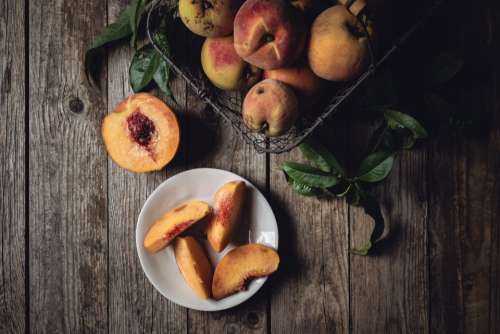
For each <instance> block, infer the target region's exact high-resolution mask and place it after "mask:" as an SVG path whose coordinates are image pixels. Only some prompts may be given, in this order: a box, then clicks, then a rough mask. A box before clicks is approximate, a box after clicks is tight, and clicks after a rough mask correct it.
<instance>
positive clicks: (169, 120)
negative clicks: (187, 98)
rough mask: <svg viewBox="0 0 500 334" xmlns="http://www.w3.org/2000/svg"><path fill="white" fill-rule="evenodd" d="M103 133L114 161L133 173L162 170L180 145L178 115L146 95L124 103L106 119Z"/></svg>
mask: <svg viewBox="0 0 500 334" xmlns="http://www.w3.org/2000/svg"><path fill="white" fill-rule="evenodd" d="M101 130H102V137H103V140H104V144H105V146H106V149H107V151H108V153H109V155H110V156H111V158H112V159H113V161H115V162H116V163H117V164H118V165H119V166H121V167H123V168H125V169H127V170H130V171H132V172H148V171H153V170H160V169H162V168H163V167H164V166H165V165H167V164H168V163H169V162H170V161H171V160H172V159H173V158H174V156H175V154H176V152H177V149H178V147H179V142H180V129H179V123H178V122H177V118H176V117H175V114H174V113H173V112H172V110H171V109H170V108H169V107H168V106H167V105H166V104H165V103H163V101H161V100H160V99H158V98H156V97H154V96H152V95H150V94H145V93H141V94H136V95H132V96H130V97H129V98H127V99H126V100H125V101H123V102H121V103H120V104H119V105H118V106H117V107H116V108H115V109H114V110H113V111H112V112H111V113H109V114H108V115H107V116H106V117H105V118H104V121H103V123H102V129H101Z"/></svg>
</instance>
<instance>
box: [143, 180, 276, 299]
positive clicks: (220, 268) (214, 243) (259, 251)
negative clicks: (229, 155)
mask: <svg viewBox="0 0 500 334" xmlns="http://www.w3.org/2000/svg"><path fill="white" fill-rule="evenodd" d="M246 189H247V186H246V184H245V182H243V181H231V182H228V183H226V184H224V185H223V186H222V187H221V188H219V189H218V190H217V192H216V193H215V195H214V209H212V208H211V207H210V205H209V204H208V203H206V202H203V201H196V200H194V201H188V202H186V203H183V204H181V205H179V206H177V207H175V208H173V209H171V210H170V211H168V212H167V213H165V214H164V215H163V216H162V217H161V218H160V219H159V220H157V221H156V222H155V223H154V224H153V225H151V227H150V229H149V231H148V232H147V234H146V237H145V238H144V248H145V249H146V250H147V251H148V252H150V253H156V252H158V251H160V250H162V249H164V248H165V247H166V246H168V245H169V244H171V243H172V242H173V243H174V251H175V259H176V262H177V266H178V267H179V270H180V272H181V274H182V276H183V277H184V279H185V281H186V282H187V283H188V285H189V286H190V287H191V288H192V289H193V291H194V292H195V293H196V294H197V295H198V296H199V297H200V298H203V299H208V298H210V297H212V298H214V299H216V300H219V299H222V298H225V297H227V296H229V295H232V294H234V293H237V292H238V291H241V290H243V289H245V288H246V285H247V283H248V282H249V281H250V280H251V279H252V278H256V277H263V276H268V275H270V274H271V273H273V272H274V271H276V270H277V269H278V264H279V256H278V254H277V253H276V251H275V250H274V249H272V248H270V247H267V246H264V245H260V244H246V245H243V246H239V247H236V248H233V249H232V250H230V251H229V252H228V253H227V254H226V255H225V256H224V257H223V258H222V260H221V261H220V262H219V263H218V264H217V266H216V268H215V271H214V270H213V269H212V264H211V263H210V261H209V259H208V257H207V255H206V253H205V250H204V249H203V247H202V245H201V244H200V243H199V242H198V241H197V239H196V237H195V233H193V228H192V227H193V225H199V224H200V223H199V222H203V221H205V222H208V224H206V225H205V227H204V228H203V230H204V234H205V235H206V238H207V240H208V243H209V244H210V247H211V248H213V250H214V251H216V252H222V251H223V250H224V249H225V248H226V247H227V245H228V244H229V243H230V242H231V239H232V238H233V236H234V234H235V231H236V230H237V229H238V228H239V227H240V225H241V224H240V220H241V213H242V210H243V203H244V201H245V193H246Z"/></svg>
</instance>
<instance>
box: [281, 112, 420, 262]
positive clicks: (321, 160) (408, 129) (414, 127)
mask: <svg viewBox="0 0 500 334" xmlns="http://www.w3.org/2000/svg"><path fill="white" fill-rule="evenodd" d="M377 133H379V135H378V138H377V139H376V144H375V145H374V147H373V149H372V152H371V153H370V154H368V155H367V156H366V158H365V159H364V160H363V161H362V162H361V164H360V166H359V167H358V169H357V170H356V171H355V172H354V173H348V172H346V170H345V169H344V168H343V167H342V166H341V164H340V163H339V161H338V160H337V159H336V158H335V156H334V155H333V154H332V153H331V152H330V151H328V150H327V149H326V148H325V147H324V146H323V145H320V144H319V143H315V142H312V141H308V142H305V143H303V144H301V145H300V146H299V149H300V151H301V152H302V155H303V156H304V158H305V159H307V160H309V161H310V162H311V163H312V165H307V164H303V163H298V162H293V161H288V162H285V163H283V165H282V170H283V172H284V173H285V176H286V178H287V181H288V183H289V185H290V187H291V188H292V189H293V190H294V191H296V192H297V193H299V194H301V195H303V196H323V197H330V198H343V197H345V198H346V199H347V202H348V203H349V204H351V205H354V206H359V207H363V208H364V210H365V212H366V213H367V214H368V215H369V216H370V217H372V218H373V220H374V222H375V225H374V228H373V230H372V233H371V236H370V239H369V240H368V241H367V242H366V243H365V245H364V246H363V247H361V248H359V249H352V250H351V252H352V253H354V254H357V255H368V254H369V253H370V251H371V250H372V248H373V246H374V245H375V244H376V243H377V242H379V241H380V240H381V237H382V234H383V232H384V228H385V222H384V218H383V215H382V213H381V210H380V205H379V203H378V202H377V200H376V198H375V197H374V196H373V195H372V194H370V193H369V192H368V191H367V189H366V188H367V185H368V184H373V183H378V182H381V181H383V180H384V179H385V178H386V177H387V176H388V175H389V173H390V172H391V169H392V167H393V164H394V159H395V157H396V156H397V154H398V153H399V152H400V151H401V150H407V149H410V148H412V147H413V145H414V144H415V142H416V140H417V139H422V138H425V137H426V136H427V132H426V131H425V129H424V128H423V126H422V125H421V124H420V123H419V122H418V121H417V120H416V119H415V118H413V117H411V116H410V115H407V114H404V113H402V112H399V111H395V110H386V111H384V122H383V128H382V129H381V131H377Z"/></svg>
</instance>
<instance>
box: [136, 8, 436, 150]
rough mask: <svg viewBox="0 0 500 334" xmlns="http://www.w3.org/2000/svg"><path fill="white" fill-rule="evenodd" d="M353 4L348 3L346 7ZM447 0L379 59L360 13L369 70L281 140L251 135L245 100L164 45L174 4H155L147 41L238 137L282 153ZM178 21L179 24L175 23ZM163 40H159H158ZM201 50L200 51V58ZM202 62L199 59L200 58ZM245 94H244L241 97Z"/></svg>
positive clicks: (337, 89) (338, 89) (335, 109)
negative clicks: (244, 112)
mask: <svg viewBox="0 0 500 334" xmlns="http://www.w3.org/2000/svg"><path fill="white" fill-rule="evenodd" d="M352 2H353V1H348V3H347V4H346V6H347V7H349V6H350V4H352ZM442 2H444V0H438V1H436V2H435V3H434V4H433V5H432V6H431V8H430V9H429V11H428V12H427V13H426V15H424V16H423V17H422V18H421V19H420V20H419V21H418V22H417V23H416V24H414V25H413V26H412V27H411V28H410V29H408V30H407V31H406V32H405V33H404V34H403V35H401V36H400V37H399V38H398V39H397V40H396V42H395V43H394V44H393V45H392V46H391V47H390V48H388V49H387V51H385V53H384V54H383V55H382V56H381V57H380V58H378V59H376V58H375V53H374V50H373V44H372V42H371V40H370V39H369V38H370V37H369V34H368V32H367V28H366V23H365V22H366V13H365V11H361V12H360V13H358V15H357V16H356V17H357V18H358V21H359V22H360V23H361V26H362V27H363V28H364V29H365V33H366V35H367V36H368V42H369V43H368V46H369V51H370V63H369V66H368V68H367V70H366V71H365V72H364V73H362V74H361V75H360V76H359V77H358V78H357V79H356V80H354V81H352V82H350V83H346V84H342V85H340V86H339V85H334V86H332V88H331V89H332V92H333V93H332V95H331V96H329V97H326V98H324V101H322V103H320V105H319V106H318V108H320V109H321V112H320V113H319V114H316V115H314V116H311V115H303V116H301V117H300V118H299V120H298V121H297V122H296V124H295V125H294V126H293V128H292V129H290V130H289V131H288V132H287V133H286V134H284V135H282V136H279V137H266V136H265V135H264V134H262V133H258V132H253V131H251V130H250V129H249V128H248V127H247V126H246V125H245V124H244V122H243V118H242V117H241V101H242V96H243V95H239V94H237V93H229V92H225V91H223V90H220V89H218V88H216V87H215V86H214V85H212V83H210V81H209V80H208V79H207V78H206V76H205V75H204V74H203V71H202V70H201V65H200V64H199V61H198V62H196V63H193V62H191V63H190V64H183V62H182V61H181V59H178V58H179V57H176V54H175V53H171V51H170V49H169V47H168V43H162V42H161V38H164V37H161V36H164V34H161V33H160V32H161V31H162V30H163V29H166V27H165V25H168V24H182V22H181V21H180V20H179V19H178V18H179V17H178V12H177V8H176V7H177V6H175V7H173V6H172V4H171V3H172V2H171V1H168V0H157V1H155V2H154V3H153V4H152V6H151V8H150V10H149V12H148V16H147V22H146V28H147V34H148V38H149V40H150V42H151V44H152V45H153V47H154V48H155V49H156V50H157V51H158V52H159V53H160V55H161V56H162V58H163V59H164V60H165V61H166V62H167V63H168V64H169V66H170V68H171V69H172V70H173V71H174V73H175V74H176V75H178V76H180V77H181V78H183V79H184V80H185V81H186V83H187V84H188V86H189V87H190V88H191V89H192V90H193V92H194V93H195V94H196V95H198V97H199V98H200V99H201V100H202V101H203V102H205V103H206V104H207V105H208V106H210V108H211V109H212V110H213V111H214V112H215V113H216V114H218V115H220V116H221V117H222V118H223V119H224V120H226V121H228V122H229V123H230V124H231V125H232V127H233V128H234V129H235V130H236V132H237V133H238V134H240V135H241V137H242V138H243V139H244V140H245V142H246V143H248V144H250V145H253V146H254V148H255V150H256V151H257V152H258V153H275V154H279V153H283V152H288V151H290V150H292V149H293V148H295V147H297V146H298V145H299V144H300V143H301V142H303V141H304V140H305V139H306V138H307V137H309V136H310V135H311V134H312V133H313V132H314V131H315V130H316V129H317V128H319V127H320V126H321V125H322V124H323V123H324V122H325V120H326V119H328V118H330V117H332V116H333V115H334V114H335V113H337V112H338V110H339V107H340V106H341V105H342V104H343V103H344V102H345V100H346V99H347V98H348V97H350V96H351V95H352V94H353V93H354V92H355V91H356V89H357V88H358V87H359V86H361V85H362V84H363V83H364V82H365V81H366V80H367V79H368V78H369V77H370V76H372V75H373V73H374V72H375V71H376V69H377V68H378V67H380V66H381V65H382V64H383V63H385V62H386V61H387V59H388V58H389V57H390V56H391V55H392V54H393V53H394V52H395V51H396V50H397V49H398V48H399V47H400V46H401V45H402V44H403V43H405V42H406V41H407V40H408V39H409V38H410V37H411V36H412V35H413V34H414V33H415V32H416V31H417V30H418V29H420V28H421V27H422V26H424V25H425V23H426V22H427V20H428V19H429V18H430V17H431V16H432V14H433V13H434V12H435V11H436V9H437V7H438V6H439V5H440V4H441V3H442ZM176 18H177V20H175V19H176ZM159 36H160V37H159ZM200 52H201V50H197V55H199V54H200ZM198 59H199V56H198ZM240 94H244V92H242V93H240Z"/></svg>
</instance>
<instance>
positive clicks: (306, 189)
mask: <svg viewBox="0 0 500 334" xmlns="http://www.w3.org/2000/svg"><path fill="white" fill-rule="evenodd" d="M288 184H289V185H290V187H291V188H292V189H293V190H294V191H295V192H297V193H299V194H301V195H303V196H316V195H319V194H321V189H318V188H314V187H310V186H308V185H305V184H303V183H299V182H297V181H295V180H294V179H292V178H289V179H288Z"/></svg>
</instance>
